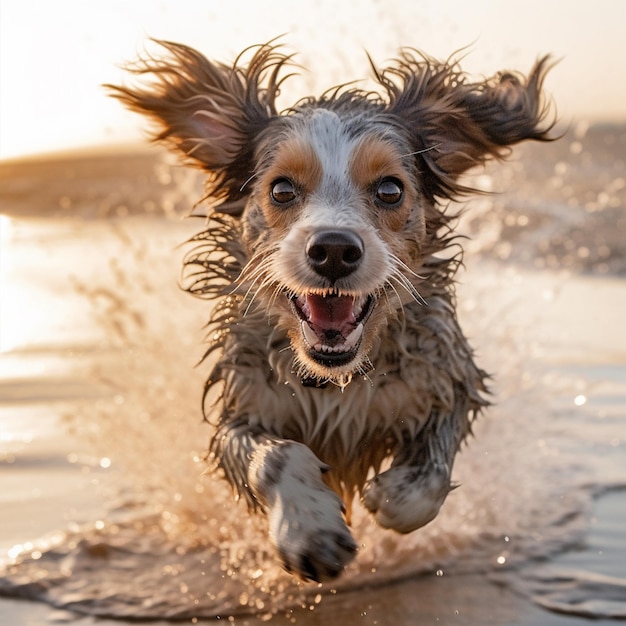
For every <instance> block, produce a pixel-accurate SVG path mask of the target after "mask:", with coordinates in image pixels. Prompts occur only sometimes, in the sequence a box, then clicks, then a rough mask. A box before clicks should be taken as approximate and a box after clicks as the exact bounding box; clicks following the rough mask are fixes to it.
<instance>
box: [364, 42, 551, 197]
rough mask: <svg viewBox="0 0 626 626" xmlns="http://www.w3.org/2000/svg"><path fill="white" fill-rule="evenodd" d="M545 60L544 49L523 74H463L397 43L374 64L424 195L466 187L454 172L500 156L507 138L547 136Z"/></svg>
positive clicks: (547, 65) (506, 146)
mask: <svg viewBox="0 0 626 626" xmlns="http://www.w3.org/2000/svg"><path fill="white" fill-rule="evenodd" d="M550 68H551V63H550V57H548V56H546V57H543V58H541V59H540V60H539V61H537V63H536V64H535V65H534V67H533V68H532V70H531V72H530V73H529V75H528V77H524V76H522V75H520V74H518V73H515V72H502V73H500V74H498V75H496V76H494V77H493V78H490V79H487V80H484V81H481V82H471V81H470V80H469V79H468V78H467V76H466V75H465V74H463V73H462V72H461V71H460V70H459V68H458V65H457V63H456V62H454V61H447V62H443V63H442V62H438V61H435V60H433V59H431V58H429V57H426V56H423V55H420V54H419V53H416V52H415V51H412V50H405V51H404V52H403V54H402V56H401V58H400V59H399V60H398V61H397V63H396V64H395V65H394V66H392V67H390V68H387V69H385V70H383V71H382V72H376V78H377V80H378V82H379V83H380V84H381V85H382V86H383V87H384V88H385V89H386V91H387V95H388V105H387V112H388V113H390V114H392V115H393V116H395V117H396V118H398V119H399V120H400V122H401V123H402V125H403V126H405V128H406V129H407V131H408V132H409V134H410V137H411V140H412V142H413V145H414V147H415V156H416V159H417V160H418V164H419V167H420V171H421V172H422V173H423V175H424V182H425V192H426V193H427V194H428V195H429V196H430V197H431V199H434V198H435V197H438V198H443V199H446V198H447V199H452V198H454V197H456V196H458V195H459V194H462V193H464V192H467V191H472V190H471V189H468V188H467V187H464V186H463V185H461V184H460V183H459V182H458V178H459V176H460V175H461V174H462V173H463V172H465V171H466V170H468V169H469V168H471V167H473V166H475V165H481V164H484V163H485V162H486V161H487V160H489V159H492V158H495V159H502V158H504V157H505V156H506V155H507V154H508V153H509V151H510V146H511V145H513V144H515V143H518V142H520V141H523V140H525V139H535V140H539V141H548V140H551V139H553V138H552V137H550V131H551V130H552V128H553V127H554V125H555V123H556V118H555V117H551V106H550V104H549V103H546V101H545V98H544V95H543V92H542V89H543V82H544V78H545V76H546V73H547V72H548V70H549V69H550Z"/></svg>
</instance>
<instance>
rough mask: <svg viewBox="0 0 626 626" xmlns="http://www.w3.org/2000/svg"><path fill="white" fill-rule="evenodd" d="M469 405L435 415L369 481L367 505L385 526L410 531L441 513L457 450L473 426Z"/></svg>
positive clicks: (365, 502)
mask: <svg viewBox="0 0 626 626" xmlns="http://www.w3.org/2000/svg"><path fill="white" fill-rule="evenodd" d="M467 414H468V410H467V406H466V403H462V407H457V410H455V411H452V412H450V413H448V414H446V415H440V414H437V415H431V418H430V420H429V422H428V423H427V424H426V426H425V427H424V429H423V430H422V431H420V433H419V434H418V435H417V437H416V438H415V440H414V441H413V442H407V444H406V445H405V446H403V447H402V450H401V452H400V453H399V454H398V455H397V456H396V457H395V458H394V460H393V463H392V465H391V468H390V469H389V470H387V471H385V472H383V473H382V474H379V475H378V476H375V477H374V478H373V479H372V480H370V481H369V482H368V483H367V484H366V486H365V488H364V490H363V504H364V505H365V507H366V508H367V509H368V510H369V511H370V512H371V513H372V514H373V515H374V517H375V518H376V521H377V522H378V523H379V524H380V525H381V526H383V527H384V528H391V529H393V530H396V531H398V532H401V533H409V532H411V531H413V530H416V529H417V528H420V527H421V526H425V525H426V524H428V522H431V521H432V520H433V519H434V518H435V517H436V516H437V514H438V513H439V509H440V508H441V505H442V504H443V502H444V500H445V499H446V496H447V495H448V493H450V491H451V490H452V489H453V488H454V487H453V485H452V484H451V483H450V475H451V472H452V465H453V463H454V457H455V455H456V452H457V449H458V447H459V445H460V443H461V441H462V439H463V438H464V437H465V435H466V434H467V432H468V430H469V421H468V418H467Z"/></svg>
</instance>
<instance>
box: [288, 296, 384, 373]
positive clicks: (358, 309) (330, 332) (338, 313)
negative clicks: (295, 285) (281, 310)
mask: <svg viewBox="0 0 626 626" xmlns="http://www.w3.org/2000/svg"><path fill="white" fill-rule="evenodd" d="M290 301H291V306H292V309H293V311H294V313H295V314H296V315H297V316H298V317H299V318H300V324H301V328H302V336H303V338H304V341H305V342H306V344H307V345H308V347H309V354H310V356H311V358H313V359H314V360H315V361H317V362H319V363H322V364H323V365H326V366H329V367H333V366H337V365H345V364H346V363H349V362H350V361H351V360H352V359H353V358H354V357H355V356H356V353H357V351H358V349H359V345H360V344H361V340H362V338H363V329H364V326H365V323H366V321H367V318H368V317H369V316H370V314H371V312H372V310H373V308H374V297H373V296H371V295H370V296H361V297H356V296H351V295H342V294H339V293H337V292H331V293H327V294H323V295H321V294H315V293H309V294H306V295H300V296H293V297H292V298H291V300H290Z"/></svg>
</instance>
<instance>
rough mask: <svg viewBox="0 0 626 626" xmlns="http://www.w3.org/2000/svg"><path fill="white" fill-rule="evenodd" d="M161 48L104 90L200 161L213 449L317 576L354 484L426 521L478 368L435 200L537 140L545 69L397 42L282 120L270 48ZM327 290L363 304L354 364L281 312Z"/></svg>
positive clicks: (392, 524)
mask: <svg viewBox="0 0 626 626" xmlns="http://www.w3.org/2000/svg"><path fill="white" fill-rule="evenodd" d="M160 43H161V45H162V46H163V48H164V50H165V53H166V54H165V56H164V57H163V58H153V57H148V58H145V59H142V60H140V61H138V62H137V63H136V64H135V65H134V66H133V67H132V68H131V69H132V70H133V71H134V72H135V74H137V75H139V76H140V77H143V78H147V79H148V81H149V82H148V84H147V85H146V84H145V82H144V84H143V85H139V86H136V87H111V89H112V90H113V95H114V96H115V97H117V98H119V99H120V100H121V101H122V102H124V103H125V104H126V105H127V106H129V107H130V108H131V109H133V110H136V111H139V112H141V113H144V114H147V115H148V116H149V117H150V118H151V119H152V120H153V121H154V122H156V132H155V139H156V140H157V141H160V142H164V143H165V144H167V145H168V146H170V147H171V148H173V149H175V150H176V151H177V152H178V153H179V154H182V155H183V157H184V158H185V160H186V162H188V163H190V164H192V165H194V166H197V167H200V168H202V169H204V170H205V171H206V172H207V187H206V198H205V199H206V200H208V201H209V203H210V204H211V211H210V213H209V222H208V227H207V228H206V230H204V231H203V232H201V233H200V234H198V235H197V236H196V237H195V238H194V239H193V243H194V244H195V246H194V247H193V249H192V250H191V252H190V253H189V254H188V256H187V258H186V266H185V270H186V272H185V274H186V286H187V289H188V290H189V291H190V292H191V293H193V294H194V295H197V296H200V297H204V298H207V299H209V300H212V301H213V302H214V308H213V312H212V317H211V320H210V332H209V337H210V344H209V348H208V351H207V354H206V356H207V357H210V358H211V360H212V361H213V362H214V363H215V364H214V367H213V370H212V372H211V374H210V376H209V379H208V381H207V384H206V388H205V396H204V397H205V406H204V408H205V414H206V416H207V419H208V420H209V421H210V422H211V423H213V424H214V425H215V434H214V435H213V438H212V442H211V446H210V456H211V458H212V459H213V461H214V462H215V464H216V465H217V466H219V467H220V468H221V469H222V471H223V472H224V474H225V477H226V479H227V480H228V481H229V482H230V483H231V484H232V485H233V487H234V489H235V490H236V492H237V493H238V494H239V495H240V496H241V497H242V498H243V499H244V500H245V501H246V502H247V503H248V505H249V506H250V508H251V509H256V510H262V511H265V512H266V514H267V516H268V520H269V535H270V538H271V540H272V542H273V544H274V545H275V547H276V550H277V553H278V555H279V557H280V559H281V560H282V562H283V564H284V566H285V567H286V568H287V569H288V570H289V571H292V572H294V573H295V574H297V575H299V576H300V577H303V578H308V579H314V580H324V579H328V578H332V577H334V576H336V575H337V574H338V573H339V572H340V571H341V570H342V569H343V567H344V566H345V565H346V564H347V563H348V562H349V561H350V560H351V559H352V558H353V557H354V555H355V553H356V543H355V542H354V540H353V539H352V537H351V534H350V531H349V528H348V525H347V524H349V517H350V510H351V506H352V502H353V499H354V497H355V495H357V494H360V495H361V497H362V501H363V503H364V505H365V506H366V507H367V508H368V509H369V510H370V511H371V512H372V514H373V515H374V517H375V518H376V520H377V521H378V522H379V523H380V524H381V525H382V526H384V527H388V528H392V529H395V530H397V531H399V532H410V531H412V530H414V529H416V528H419V527H420V526H422V525H424V524H426V523H428V522H429V521H431V520H432V519H433V518H434V517H435V516H436V515H437V513H438V511H439V507H440V506H441V504H442V503H443V501H444V499H445V497H446V495H447V494H448V492H449V491H450V490H451V488H452V487H451V483H450V475H451V471H452V466H453V462H454V457H455V455H456V453H457V451H458V449H459V446H460V444H461V442H462V441H463V440H464V439H465V438H466V437H467V435H468V434H469V433H470V430H471V424H472V421H473V420H474V418H475V417H476V415H477V413H478V412H479V411H480V410H481V409H482V408H483V407H485V406H486V405H487V401H486V399H485V392H486V389H485V379H486V375H485V373H484V372H483V371H482V370H481V369H479V368H478V367H477V366H476V364H475V363H474V360H473V356H472V350H471V348H470V347H469V345H468V343H467V341H466V339H465V338H464V336H463V333H462V331H461V329H460V328H459V325H458V323H457V319H456V313H455V296H454V285H453V278H454V275H455V272H456V270H457V268H458V265H459V263H460V260H461V250H460V248H459V244H458V242H457V241H456V239H455V236H454V233H453V231H452V228H451V225H452V223H453V215H451V214H450V213H449V212H448V211H446V210H445V209H444V208H443V207H444V206H445V205H446V203H447V202H448V201H450V200H455V199H458V198H459V197H460V196H462V195H463V194H465V193H467V192H469V191H471V190H469V189H467V188H466V187H465V186H464V185H463V183H462V182H461V180H460V177H461V175H462V174H463V173H464V172H465V171H466V170H468V169H469V168H472V167H474V166H476V165H481V164H483V163H485V162H486V161H487V160H489V159H500V158H503V157H505V156H506V155H507V153H508V151H509V147H510V146H511V145H513V144H515V143H517V142H519V141H522V140H525V139H535V140H547V139H548V133H549V131H550V130H551V128H552V126H553V124H554V121H553V120H550V119H548V115H549V108H548V107H547V106H546V104H545V102H544V100H543V96H542V83H543V80H544V77H545V74H546V72H547V70H548V69H549V60H548V58H547V57H544V58H542V59H540V60H539V61H538V62H537V63H536V65H535V66H534V67H533V68H532V70H531V72H530V73H529V75H528V77H524V76H522V75H520V74H517V73H512V72H503V73H500V74H498V75H497V76H495V77H493V78H490V79H487V80H483V81H478V82H473V81H471V80H470V79H469V78H468V77H467V76H466V75H464V74H463V73H462V72H461V70H460V69H459V67H458V66H457V64H456V63H455V62H454V61H447V62H438V61H436V60H434V59H431V58H429V57H427V56H424V55H422V54H420V53H418V52H416V51H414V50H404V51H403V52H402V53H401V55H400V57H399V58H398V59H397V60H396V61H395V62H394V63H393V64H391V65H390V66H389V67H387V68H386V69H383V70H377V69H374V78H375V80H376V81H377V84H378V88H379V89H378V92H376V93H374V92H365V91H361V90H358V89H354V88H347V87H346V88H342V87H339V88H335V89H332V90H330V91H328V92H327V93H325V94H324V95H322V96H321V97H319V98H308V99H305V100H302V101H300V102H298V103H297V104H295V105H294V106H293V107H291V108H290V109H287V110H286V111H283V112H279V111H278V110H277V106H276V98H277V96H278V93H279V90H280V86H281V82H282V80H283V78H282V76H283V75H284V69H285V66H286V65H287V64H288V62H289V60H290V58H289V57H288V56H286V55H284V54H283V53H282V52H281V51H280V49H279V48H278V47H276V46H274V45H273V44H271V43H270V44H266V45H261V46H258V47H255V48H252V49H250V50H248V51H246V52H245V53H244V55H242V56H241V57H240V58H238V59H237V60H236V62H235V63H234V65H232V66H230V65H224V64H220V63H215V62H212V61H209V60H207V59H206V58H204V57H203V56H202V55H200V54H199V53H198V52H196V51H194V50H192V49H190V48H188V47H185V46H182V45H179V44H173V43H167V42H160ZM245 59H247V61H246V60H245ZM388 174H392V175H393V176H394V177H395V178H394V180H399V181H400V182H401V183H402V185H403V190H404V195H403V196H402V202H401V203H400V204H399V205H398V206H396V207H394V208H393V209H391V208H389V207H388V206H387V205H385V206H384V207H382V208H381V205H380V202H379V200H378V199H377V198H378V196H377V195H376V196H375V195H374V194H375V192H374V190H375V186H376V184H378V183H377V181H379V180H381V179H382V178H381V177H384V176H386V175H388ZM281 176H287V177H289V178H290V179H294V180H296V181H297V183H298V195H297V201H295V202H294V203H293V204H291V205H289V206H288V207H286V208H285V207H283V206H280V207H278V206H276V202H273V201H272V200H271V198H270V196H271V194H270V191H271V189H272V185H273V184H274V183H275V181H276V180H277V179H280V177H281ZM377 177H378V178H377ZM323 228H336V229H340V230H341V231H342V232H343V231H346V230H350V232H354V233H356V234H357V235H358V237H359V239H360V240H361V241H362V242H363V244H364V250H365V254H364V257H363V260H362V262H361V261H360V262H361V265H360V266H359V268H358V269H357V270H356V271H354V272H353V273H351V274H349V275H348V276H345V277H341V278H338V279H336V280H330V281H329V280H328V279H326V278H325V277H323V276H320V275H318V274H316V273H315V272H314V271H312V270H311V267H310V266H309V264H308V263H307V258H305V252H304V251H305V249H306V242H307V238H308V237H310V236H311V233H312V232H313V233H314V232H316V230H318V229H323ZM331 291H333V292H337V293H340V294H349V295H352V296H354V297H355V298H356V297H360V296H364V295H366V294H373V297H374V298H375V302H376V304H375V308H374V310H373V312H372V313H371V315H370V317H369V318H368V319H367V321H366V323H365V324H364V330H363V335H362V340H361V342H360V343H359V344H358V349H357V351H356V355H355V356H354V358H353V359H351V360H350V361H349V362H346V363H341V364H339V365H337V366H334V365H332V364H330V365H329V364H328V363H327V362H324V359H321V360H320V359H312V358H311V349H310V345H309V344H308V343H307V342H306V341H305V339H304V338H303V335H302V332H301V330H300V328H301V324H302V322H301V320H299V319H298V318H297V317H296V316H295V315H294V312H293V310H292V307H290V304H289V297H290V296H292V295H294V294H298V293H303V292H306V293H320V294H327V293H330V292H331ZM320 361H321V362H320ZM209 398H210V400H209Z"/></svg>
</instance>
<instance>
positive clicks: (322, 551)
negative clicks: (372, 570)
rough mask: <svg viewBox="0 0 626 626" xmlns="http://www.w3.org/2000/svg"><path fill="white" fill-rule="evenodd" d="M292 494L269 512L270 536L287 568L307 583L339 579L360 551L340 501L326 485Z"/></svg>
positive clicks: (301, 487)
mask: <svg viewBox="0 0 626 626" xmlns="http://www.w3.org/2000/svg"><path fill="white" fill-rule="evenodd" d="M320 483H321V480H320ZM289 491H291V494H290V495H287V494H285V496H284V497H279V498H277V500H276V502H275V503H274V506H273V507H272V508H271V510H270V512H269V530H270V537H271V539H272V542H273V543H274V545H275V547H276V550H277V552H278V554H279V556H280V558H281V560H282V563H283V566H284V568H285V569H286V570H287V571H288V572H291V573H293V574H295V575H297V576H299V577H300V578H303V579H305V580H315V581H317V582H322V581H324V580H330V579H332V578H335V577H337V576H338V575H339V574H340V573H341V572H342V570H343V569H344V567H345V566H346V565H347V564H348V563H349V562H350V561H351V560H352V559H353V558H354V557H355V555H356V551H357V545H356V543H355V541H354V539H353V538H352V535H351V534H350V530H349V529H348V526H347V525H346V522H345V521H344V518H343V514H342V504H341V500H340V499H339V497H338V496H337V495H336V494H335V493H333V492H332V491H330V489H328V488H327V487H326V486H325V485H323V483H321V484H320V486H319V488H312V487H310V486H308V485H306V484H303V483H301V484H300V485H298V486H297V489H296V491H292V490H291V489H290V490H289Z"/></svg>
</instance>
